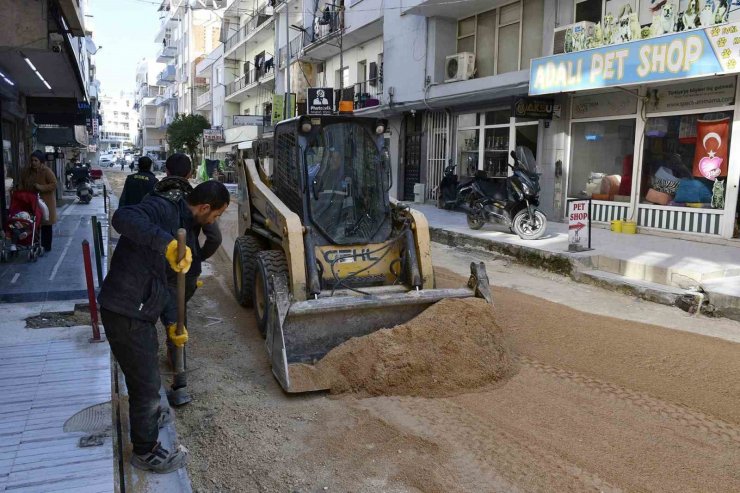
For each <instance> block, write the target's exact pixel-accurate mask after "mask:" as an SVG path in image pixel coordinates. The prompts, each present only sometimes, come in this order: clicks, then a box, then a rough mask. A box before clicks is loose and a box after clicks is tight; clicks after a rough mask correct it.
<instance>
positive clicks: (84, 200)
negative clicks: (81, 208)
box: [70, 168, 93, 204]
mask: <svg viewBox="0 0 740 493" xmlns="http://www.w3.org/2000/svg"><path fill="white" fill-rule="evenodd" d="M70 183H71V185H72V187H74V188H75V189H76V190H77V199H78V200H79V201H80V203H81V204H89V203H90V201H91V200H92V198H93V188H92V185H91V184H90V172H89V171H87V169H86V168H85V172H84V174H82V172H79V171H78V172H77V173H74V174H73V175H72V178H70Z"/></svg>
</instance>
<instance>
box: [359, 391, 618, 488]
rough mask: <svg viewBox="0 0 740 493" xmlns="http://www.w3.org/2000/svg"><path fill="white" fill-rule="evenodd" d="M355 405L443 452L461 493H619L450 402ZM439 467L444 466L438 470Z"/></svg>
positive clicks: (389, 401)
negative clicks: (564, 492) (427, 441)
mask: <svg viewBox="0 0 740 493" xmlns="http://www.w3.org/2000/svg"><path fill="white" fill-rule="evenodd" d="M358 405H359V406H361V407H362V408H363V409H366V410H367V411H369V412H370V413H372V414H373V415H374V416H375V417H376V418H379V419H381V420H383V421H385V422H386V423H388V424H389V425H391V426H393V427H395V428H397V429H401V430H403V431H405V432H408V433H412V434H414V435H417V436H420V437H423V438H424V439H426V440H429V441H432V442H435V443H438V444H440V445H442V446H444V447H447V448H448V450H450V451H451V453H450V456H449V457H450V459H449V460H450V462H451V464H448V465H447V466H446V468H447V469H448V470H449V471H450V473H451V474H456V475H457V476H458V477H459V483H458V484H459V486H460V487H461V488H464V490H461V491H475V492H480V491H486V492H488V491H507V492H518V491H528V492H529V491H543V492H545V491H547V492H549V491H569V492H581V491H583V492H587V491H601V492H619V491H622V490H620V489H619V488H617V487H615V486H614V485H611V484H609V483H608V482H607V481H605V480H603V479H601V478H600V477H599V476H598V475H596V474H594V473H592V472H589V471H586V470H584V469H582V468H580V467H578V466H577V465H576V464H573V463H572V462H569V461H567V460H565V459H563V458H561V457H558V456H556V455H555V454H553V453H551V452H550V451H549V450H547V449H546V448H544V447H542V446H539V445H538V444H536V443H533V442H531V441H529V440H528V439H527V438H528V437H521V438H520V437H517V436H516V435H514V434H512V433H510V432H507V431H505V430H504V429H502V428H501V427H500V426H495V425H487V424H486V423H485V422H483V421H481V419H480V417H479V416H476V415H474V414H472V413H470V412H469V411H468V410H467V409H465V408H464V407H462V406H460V405H458V404H456V403H454V402H452V401H450V400H449V399H420V398H398V397H387V398H375V399H365V400H362V401H359V402H358ZM440 467H445V465H443V464H440Z"/></svg>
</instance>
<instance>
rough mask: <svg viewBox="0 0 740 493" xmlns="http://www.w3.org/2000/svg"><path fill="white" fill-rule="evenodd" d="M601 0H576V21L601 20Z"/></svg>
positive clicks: (594, 21)
mask: <svg viewBox="0 0 740 493" xmlns="http://www.w3.org/2000/svg"><path fill="white" fill-rule="evenodd" d="M602 1H603V0H576V22H581V21H588V22H593V23H596V22H601V7H602Z"/></svg>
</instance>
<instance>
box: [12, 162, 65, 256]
mask: <svg viewBox="0 0 740 493" xmlns="http://www.w3.org/2000/svg"><path fill="white" fill-rule="evenodd" d="M18 189H19V190H28V191H31V192H37V193H39V194H41V199H42V200H43V201H44V202H45V203H46V206H47V207H48V208H49V219H48V220H45V221H43V222H42V223H41V246H42V247H43V248H44V250H45V251H47V252H50V251H51V243H52V234H53V228H54V224H55V223H56V222H57V197H56V190H57V178H56V176H54V172H53V171H52V170H51V169H50V168H49V167H48V166H47V165H46V155H45V154H44V153H43V152H41V151H33V152H32V153H31V161H30V163H29V165H28V166H26V167H25V168H23V170H21V173H20V177H19V179H18Z"/></svg>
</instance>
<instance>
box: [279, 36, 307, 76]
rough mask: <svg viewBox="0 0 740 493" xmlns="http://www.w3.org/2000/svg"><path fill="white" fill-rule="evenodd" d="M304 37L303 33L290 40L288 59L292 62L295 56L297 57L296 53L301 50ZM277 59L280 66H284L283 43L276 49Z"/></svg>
mask: <svg viewBox="0 0 740 493" xmlns="http://www.w3.org/2000/svg"><path fill="white" fill-rule="evenodd" d="M305 38H306V35H305V34H299V35H298V36H296V37H295V38H293V39H291V40H290V44H289V45H288V46H290V61H291V62H292V61H293V60H295V59H296V58H298V54H299V53H300V51H301V48H302V47H303V46H304V39H305ZM278 59H279V60H280V68H284V67H285V45H283V46H282V47H281V48H280V50H279V51H278Z"/></svg>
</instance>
